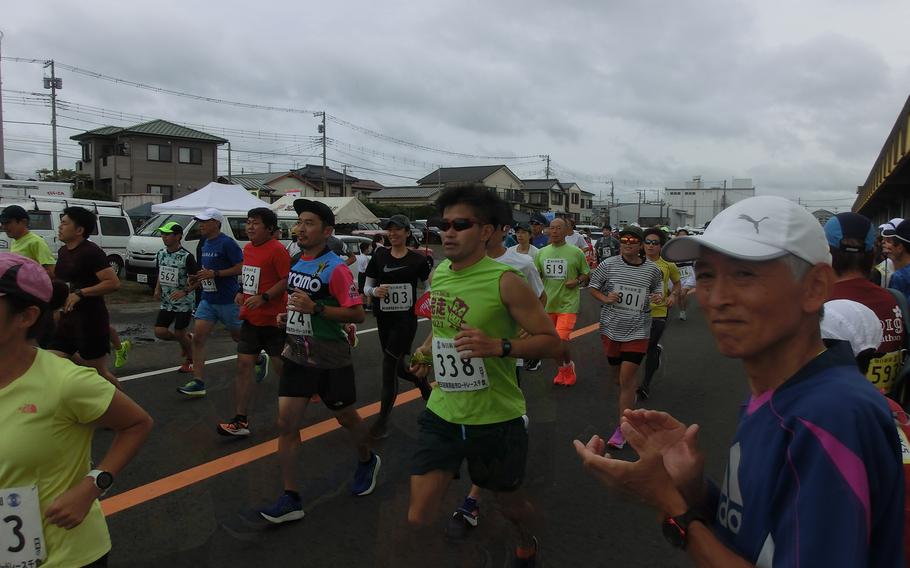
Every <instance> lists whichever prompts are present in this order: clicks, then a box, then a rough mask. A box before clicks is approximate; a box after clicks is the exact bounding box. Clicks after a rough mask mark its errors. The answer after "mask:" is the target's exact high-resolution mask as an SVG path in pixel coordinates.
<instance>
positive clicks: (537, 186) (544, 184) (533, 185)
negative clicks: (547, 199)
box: [521, 179, 562, 191]
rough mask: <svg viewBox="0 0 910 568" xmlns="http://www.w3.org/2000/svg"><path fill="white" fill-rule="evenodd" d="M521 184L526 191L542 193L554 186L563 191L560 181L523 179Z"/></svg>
mask: <svg viewBox="0 0 910 568" xmlns="http://www.w3.org/2000/svg"><path fill="white" fill-rule="evenodd" d="M521 183H523V184H524V186H525V187H524V189H525V191H535V190H536V191H541V190H544V189H551V188H552V187H553V186H556V188H557V189H562V186H561V185H560V183H559V180H558V179H523V180H521Z"/></svg>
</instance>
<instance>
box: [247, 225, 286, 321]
mask: <svg viewBox="0 0 910 568" xmlns="http://www.w3.org/2000/svg"><path fill="white" fill-rule="evenodd" d="M290 271H291V257H290V256H289V255H288V251H287V250H285V248H284V245H282V244H281V242H279V241H276V240H274V239H270V240H268V241H266V242H264V243H262V244H261V245H259V246H256V245H254V244H253V243H247V245H246V246H245V247H243V272H241V279H240V286H241V289H240V290H241V292H242V293H243V301H244V302H245V301H246V300H247V298H249V297H250V296H255V295H257V294H262V293H263V292H266V291H268V290H269V289H270V288H271V287H272V286H274V285H275V284H276V283H278V282H279V281H281V282H287V279H288V272H290ZM285 288H286V287H282V289H281V291H280V292H279V293H278V294H275V295H274V296H272V297H271V298H269V301H268V302H266V303H265V304H263V305H262V306H259V307H258V308H256V309H254V310H249V309H247V308H246V306H244V305H242V304H241V306H240V319H242V320H245V321H247V322H249V323H251V324H253V325H259V326H272V327H277V326H278V321H277V319H278V314H280V313H284V312H286V311H287V305H288V294H287V290H286V289H285Z"/></svg>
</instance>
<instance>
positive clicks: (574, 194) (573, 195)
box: [572, 193, 578, 205]
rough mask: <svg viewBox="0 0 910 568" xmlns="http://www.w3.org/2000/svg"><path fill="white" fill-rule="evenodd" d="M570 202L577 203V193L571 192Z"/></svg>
mask: <svg viewBox="0 0 910 568" xmlns="http://www.w3.org/2000/svg"><path fill="white" fill-rule="evenodd" d="M572 204H573V205H577V204H578V194H577V193H573V194H572Z"/></svg>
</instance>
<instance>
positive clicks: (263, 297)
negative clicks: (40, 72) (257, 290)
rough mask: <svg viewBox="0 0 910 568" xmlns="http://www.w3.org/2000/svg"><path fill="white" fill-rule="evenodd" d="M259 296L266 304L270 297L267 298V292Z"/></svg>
mask: <svg viewBox="0 0 910 568" xmlns="http://www.w3.org/2000/svg"><path fill="white" fill-rule="evenodd" d="M260 296H262V300H263V301H264V302H268V301H269V299H270V298H271V296H269V293H268V292H263V293H262V294H260Z"/></svg>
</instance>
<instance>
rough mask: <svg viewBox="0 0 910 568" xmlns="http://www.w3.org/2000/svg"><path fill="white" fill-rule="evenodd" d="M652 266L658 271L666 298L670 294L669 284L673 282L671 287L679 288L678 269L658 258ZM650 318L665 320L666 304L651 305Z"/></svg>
mask: <svg viewBox="0 0 910 568" xmlns="http://www.w3.org/2000/svg"><path fill="white" fill-rule="evenodd" d="M654 264H656V265H657V268H659V269H660V274H661V276H662V277H663V281H664V290H663V294H664V297H667V296H668V295H669V294H670V285H669V282H671V281H672V282H673V287H674V288H676V287H678V286H679V268H678V267H677V266H676V265H675V264H673V263H672V262H667V261H666V260H664V259H663V258H658V259H657V260H655V261H654ZM651 317H652V318H665V317H667V305H666V304H655V303H653V302H652V303H651Z"/></svg>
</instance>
